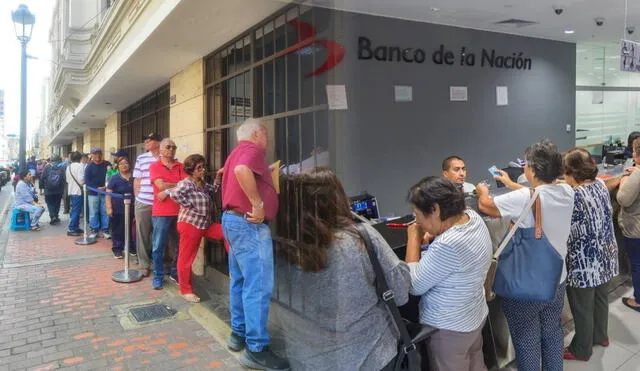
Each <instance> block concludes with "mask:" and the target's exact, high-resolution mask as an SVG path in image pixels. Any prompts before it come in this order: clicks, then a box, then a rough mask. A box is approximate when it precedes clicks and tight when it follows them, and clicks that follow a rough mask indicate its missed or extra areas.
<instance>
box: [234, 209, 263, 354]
mask: <svg viewBox="0 0 640 371" xmlns="http://www.w3.org/2000/svg"><path fill="white" fill-rule="evenodd" d="M222 230H223V232H224V235H225V238H226V239H227V241H228V242H229V245H230V246H231V248H230V251H229V276H230V277H229V279H230V293H229V301H230V309H231V330H232V331H233V332H234V333H235V334H236V335H239V336H242V337H245V338H246V344H247V349H249V350H250V351H252V352H260V351H262V350H263V349H264V348H265V347H266V346H267V345H269V333H268V332H267V319H268V317H269V303H270V301H271V294H272V293H273V241H272V240H271V231H270V230H269V227H268V226H267V225H266V224H252V223H249V222H248V221H246V220H245V219H244V218H241V217H239V216H235V215H232V214H228V213H224V214H223V215H222Z"/></svg>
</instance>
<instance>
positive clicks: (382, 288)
mask: <svg viewBox="0 0 640 371" xmlns="http://www.w3.org/2000/svg"><path fill="white" fill-rule="evenodd" d="M356 228H357V229H358V232H359V233H360V236H362V238H363V239H364V244H365V246H366V248H367V253H368V254H369V260H371V266H372V267H373V272H374V273H375V276H376V292H377V293H378V296H379V297H380V298H381V299H382V301H383V302H384V304H385V305H386V307H387V309H388V310H389V313H391V317H392V318H393V321H394V322H395V324H396V327H397V328H398V331H400V339H401V342H402V347H401V352H402V353H401V354H399V355H398V358H397V360H396V366H395V368H394V369H395V370H399V369H400V363H401V362H402V360H403V359H404V358H405V355H406V356H409V355H410V353H411V352H415V351H416V350H417V347H416V344H414V343H413V340H412V339H411V336H410V335H409V330H407V325H406V324H405V322H404V319H402V315H400V310H399V309H398V306H397V305H396V302H395V300H394V298H395V295H394V294H393V290H391V289H390V288H389V284H388V283H387V278H386V277H385V275H384V271H383V270H382V266H381V265H380V261H379V260H378V256H377V255H376V252H375V249H374V247H373V242H372V241H371V237H370V236H369V232H367V229H366V227H365V226H364V225H363V224H360V223H357V224H356ZM409 363H410V364H411V363H412V362H411V360H410V361H409ZM410 366H411V365H410ZM410 369H412V368H411V367H410Z"/></svg>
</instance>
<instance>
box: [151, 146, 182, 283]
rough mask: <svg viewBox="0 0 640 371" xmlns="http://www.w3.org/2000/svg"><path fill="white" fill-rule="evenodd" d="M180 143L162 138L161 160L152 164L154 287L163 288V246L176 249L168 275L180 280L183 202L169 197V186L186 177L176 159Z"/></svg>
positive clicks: (171, 249) (172, 186) (173, 185)
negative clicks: (180, 217)
mask: <svg viewBox="0 0 640 371" xmlns="http://www.w3.org/2000/svg"><path fill="white" fill-rule="evenodd" d="M177 149H178V147H177V146H176V143H175V142H174V141H173V140H172V139H171V138H164V139H163V140H162V142H160V160H158V161H156V162H154V163H152V164H151V165H150V166H149V176H150V178H151V184H152V186H153V207H152V208H151V223H152V224H153V234H152V237H151V257H152V260H153V282H152V287H153V289H154V290H161V289H162V286H163V284H164V250H165V247H167V246H168V247H169V249H170V251H173V252H174V254H173V257H174V258H173V261H172V263H171V272H170V273H169V277H170V278H171V279H172V280H174V281H175V282H178V269H177V267H176V262H177V261H178V229H177V223H178V214H179V213H180V205H178V204H177V203H176V202H175V201H174V200H172V199H171V197H169V190H170V189H171V188H174V187H175V186H176V184H178V182H179V181H181V180H182V179H184V178H186V177H187V173H186V172H185V171H184V166H183V165H182V163H181V162H179V161H176V159H175V156H176V150H177Z"/></svg>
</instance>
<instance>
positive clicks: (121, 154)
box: [111, 149, 128, 157]
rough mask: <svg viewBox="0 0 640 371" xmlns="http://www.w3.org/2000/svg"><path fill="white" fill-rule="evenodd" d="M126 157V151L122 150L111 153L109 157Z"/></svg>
mask: <svg viewBox="0 0 640 371" xmlns="http://www.w3.org/2000/svg"><path fill="white" fill-rule="evenodd" d="M127 155H128V154H127V151H125V150H124V149H119V150H117V151H116V152H111V156H113V157H123V156H127Z"/></svg>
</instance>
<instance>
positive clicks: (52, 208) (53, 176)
mask: <svg viewBox="0 0 640 371" xmlns="http://www.w3.org/2000/svg"><path fill="white" fill-rule="evenodd" d="M40 183H42V184H44V200H45V203H46V204H47V208H48V209H49V219H50V220H51V221H50V223H51V225H57V224H60V216H59V214H60V203H61V202H62V195H63V194H64V188H65V185H66V184H65V167H64V162H62V160H61V158H60V156H58V155H54V156H52V157H51V163H50V164H48V165H47V166H45V168H44V170H43V171H42V176H41V179H40Z"/></svg>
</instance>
